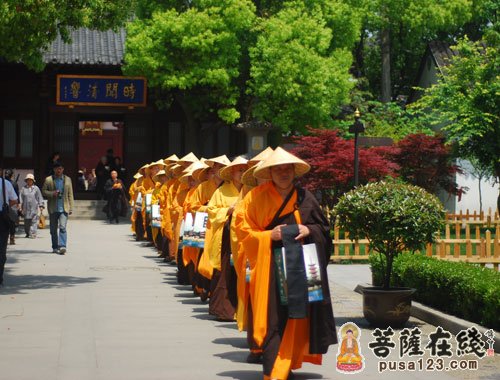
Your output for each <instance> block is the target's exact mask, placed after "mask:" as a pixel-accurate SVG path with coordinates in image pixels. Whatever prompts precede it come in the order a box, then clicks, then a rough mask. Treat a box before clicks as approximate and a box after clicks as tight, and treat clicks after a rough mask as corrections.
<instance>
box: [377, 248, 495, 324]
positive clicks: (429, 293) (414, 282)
mask: <svg viewBox="0 0 500 380" xmlns="http://www.w3.org/2000/svg"><path fill="white" fill-rule="evenodd" d="M373 256H375V255H373ZM370 263H371V265H372V269H375V270H374V271H373V275H374V277H373V281H374V284H376V285H379V284H380V283H381V282H382V280H383V279H382V277H381V276H380V275H379V274H378V273H380V267H381V265H382V263H380V260H379V259H378V258H376V257H372V255H370ZM377 267H378V268H379V269H378V270H377ZM393 274H394V276H393V278H392V282H391V286H403V287H410V288H415V289H417V291H416V293H415V294H414V296H413V299H414V300H415V301H417V302H420V303H422V304H424V305H427V306H430V307H434V308H436V309H438V310H440V311H442V312H445V313H447V314H452V315H455V316H457V317H459V318H463V319H466V320H468V321H471V322H475V323H479V324H480V325H482V326H485V327H488V328H493V329H495V330H497V331H498V330H500V273H499V272H497V271H494V270H492V269H489V268H482V267H479V266H477V265H472V264H467V263H457V262H448V261H442V260H438V259H435V258H432V257H427V256H423V255H421V254H411V253H406V254H403V255H399V256H398V257H396V258H395V260H394V266H393Z"/></svg>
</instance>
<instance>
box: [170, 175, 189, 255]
mask: <svg viewBox="0 0 500 380" xmlns="http://www.w3.org/2000/svg"><path fill="white" fill-rule="evenodd" d="M188 191H189V186H188V185H187V184H186V183H183V182H179V186H178V188H177V192H176V194H175V197H174V199H173V201H172V205H171V206H170V210H171V213H170V215H171V216H172V230H173V239H172V244H171V246H170V247H171V251H170V254H171V255H173V256H174V257H175V260H177V253H178V251H179V239H180V232H181V224H182V219H183V216H184V209H183V205H184V200H185V199H186V195H187V193H188ZM172 250H174V252H173V253H172Z"/></svg>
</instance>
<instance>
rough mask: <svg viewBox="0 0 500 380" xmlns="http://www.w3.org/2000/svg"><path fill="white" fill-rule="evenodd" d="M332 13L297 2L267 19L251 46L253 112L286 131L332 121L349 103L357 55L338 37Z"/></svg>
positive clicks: (261, 25)
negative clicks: (351, 70)
mask: <svg viewBox="0 0 500 380" xmlns="http://www.w3.org/2000/svg"><path fill="white" fill-rule="evenodd" d="M328 11H329V9H326V10H323V9H321V7H311V8H307V6H306V5H305V4H304V3H301V2H292V3H290V4H289V5H288V6H287V7H285V8H283V9H282V10H281V11H280V12H278V13H277V14H276V15H275V16H273V17H270V18H269V19H266V20H262V22H261V24H260V25H259V27H258V37H257V42H256V44H255V46H253V47H251V48H250V60H251V68H250V82H249V84H250V88H249V93H250V94H252V95H254V100H255V101H254V107H253V112H252V116H254V117H257V118H259V119H263V120H268V121H270V122H272V123H273V124H274V125H277V126H279V127H280V128H281V129H282V130H283V131H290V130H304V128H305V126H306V125H311V126H315V127H317V126H320V125H330V124H331V116H332V115H333V114H336V113H338V112H339V110H340V106H341V105H342V104H344V103H346V102H347V101H348V94H349V90H350V89H351V88H352V86H353V81H352V80H350V74H349V72H348V70H349V67H350V65H351V62H352V55H351V52H350V50H349V49H348V48H347V46H342V44H341V39H340V38H339V39H338V40H336V39H334V33H335V31H334V30H332V29H331V28H330V27H329V26H328V20H331V19H332V18H330V14H329V13H328ZM339 34H340V35H342V33H339Z"/></svg>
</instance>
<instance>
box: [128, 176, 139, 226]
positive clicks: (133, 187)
mask: <svg viewBox="0 0 500 380" xmlns="http://www.w3.org/2000/svg"><path fill="white" fill-rule="evenodd" d="M140 178H142V174H140V173H139V172H137V173H135V174H134V179H135V181H134V182H132V184H131V185H130V187H129V188H128V195H129V198H130V201H129V203H130V207H131V209H132V212H131V214H130V222H131V225H130V229H131V230H132V233H133V234H134V235H135V233H136V232H135V219H136V218H137V214H136V211H135V200H136V197H137V187H139V186H140V184H141V182H142V179H141V180H139V179H140Z"/></svg>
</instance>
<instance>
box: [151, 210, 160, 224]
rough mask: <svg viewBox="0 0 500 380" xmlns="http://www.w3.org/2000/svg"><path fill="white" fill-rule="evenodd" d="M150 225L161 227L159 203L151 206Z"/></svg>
mask: <svg viewBox="0 0 500 380" xmlns="http://www.w3.org/2000/svg"><path fill="white" fill-rule="evenodd" d="M151 227H155V228H160V227H161V211H160V205H152V206H151Z"/></svg>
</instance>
